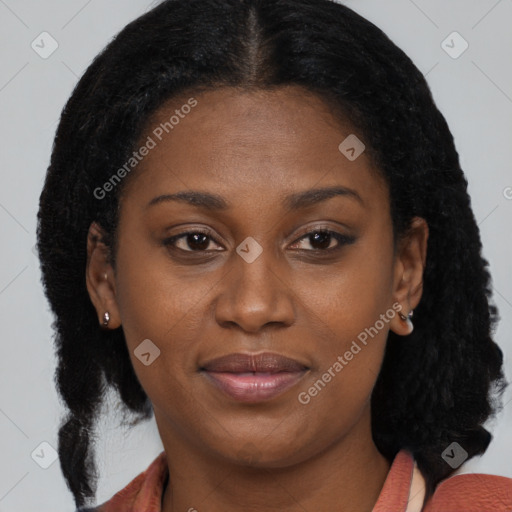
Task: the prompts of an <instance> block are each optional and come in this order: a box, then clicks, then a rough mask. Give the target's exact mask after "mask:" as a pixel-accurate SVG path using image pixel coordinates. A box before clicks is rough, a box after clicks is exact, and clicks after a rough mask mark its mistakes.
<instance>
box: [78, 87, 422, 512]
mask: <svg viewBox="0 0 512 512" xmlns="http://www.w3.org/2000/svg"><path fill="white" fill-rule="evenodd" d="M195 98H196V99H197V101H198V105H197V106H196V107H195V108H194V109H193V110H192V112H191V113H190V114H189V115H188V116H186V117H185V118H184V119H181V120H180V123H179V125H177V126H175V128H174V130H173V131H172V132H171V133H170V134H169V135H166V136H165V137H164V138H163V139H162V141H161V142H159V143H158V145H157V146H156V148H154V149H153V150H151V151H150V153H149V154H148V155H147V156H146V157H145V158H144V160H143V161H142V162H141V163H140V164H139V166H138V167H137V171H136V173H134V174H133V175H131V176H130V178H129V180H127V183H125V188H124V190H123V197H122V201H121V209H120V224H119V245H118V252H117V261H116V268H115V271H114V269H113V268H112V266H111V265H110V264H109V263H108V248H107V247H105V246H104V245H103V243H102V242H101V241H100V239H99V236H100V235H101V228H100V226H98V225H97V224H96V223H93V224H92V225H91V228H90V232H89V238H88V264H87V272H86V279H87V287H88V290H89V294H90V297H91V300H92V302H93V304H94V305H95V307H96V310H97V312H98V320H99V322H100V324H101V323H102V322H103V314H104V312H105V311H108V312H109V313H110V318H111V320H110V323H109V328H111V329H115V328H117V327H119V326H120V325H122V327H123V331H124V333H125V337H126V342H127V345H128V348H129V352H130V357H131V359H132V364H133V366H134V369H135V372H136V374H137V377H138V379H139V380H140V382H141V385H142V386H143V388H144V390H145V391H146V393H147V394H148V396H149V398H150V399H151V401H152V403H153V407H154V413H155V419H156V422H157V426H158V429H159V433H160V436H161V438H162V442H163V446H164V449H165V451H166V453H167V459H168V464H169V474H170V482H171V484H170V485H169V486H168V487H167V488H166V490H165V494H164V499H163V509H162V510H163V512H176V511H178V510H179V511H186V510H189V509H190V508H192V507H194V508H195V509H197V510H198V511H199V512H201V511H202V510H208V511H209V512H220V511H223V512H230V511H239V510H246V511H251V512H263V511H265V512H267V511H274V510H281V511H289V512H292V511H293V512H299V511H300V512H303V511H304V510H318V511H327V510H337V511H340V512H348V511H358V512H361V511H371V510H372V507H373V506H374V504H375V502H376V501H377V498H378V496H379V493H380V491H381V489H382V485H383V483H384V480H385V478H386V476H387V473H388V471H389V462H388V461H387V460H386V459H385V458H384V457H383V456H382V455H381V454H380V453H379V452H378V450H377V448H376V446H375V444H374V443H373V440H372V435H371V428H370V421H371V416H370V396H371V392H372V389H373V386H374V384H375V381H376V378H377V375H378V373H379V369H380V366H381V363H382V359H383V355H384V349H385V344H386V339H387V335H388V332H389V330H390V329H391V330H393V331H394V332H395V333H397V334H399V335H402V336H406V335H407V334H409V333H410V328H409V326H408V324H407V323H406V322H404V321H403V320H401V319H400V318H399V316H398V314H395V315H394V317H393V318H392V319H391V320H390V321H389V323H385V326H384V328H382V329H381V330H380V331H379V332H378V335H376V336H375V337H374V338H369V341H368V344H367V345H366V346H363V348H362V350H361V351H360V352H359V353H357V355H355V356H354V357H353V359H352V360H351V361H349V362H347V363H348V364H347V365H346V366H344V368H343V370H342V371H341V372H339V373H337V374H336V376H335V377H334V378H332V380H331V381H330V382H329V383H328V384H327V385H326V386H325V387H324V388H323V389H322V390H321V392H319V393H318V394H317V395H316V396H315V397H313V398H311V401H310V402H309V403H308V404H302V403H300V402H299V400H298V394H299V393H300V392H303V391H306V392H307V390H308V389H309V388H310V387H311V386H312V385H313V384H314V383H315V382H316V381H317V380H318V379H319V378H321V376H322V374H324V373H325V372H326V371H327V370H328V369H329V368H330V367H332V366H333V364H334V363H335V362H336V360H337V357H338V356H340V355H341V356H343V354H345V352H346V351H347V350H349V348H350V346H351V344H352V341H353V340H356V339H357V336H358V334H359V333H361V332H362V331H364V329H365V328H368V327H370V326H373V325H374V324H375V322H376V321H377V320H378V319H379V318H380V315H381V314H384V313H386V311H388V310H391V311H393V308H392V305H393V304H394V303H397V302H398V303H399V304H400V305H401V306H402V312H403V313H405V314H407V313H408V312H409V311H410V310H411V309H414V308H415V307H416V306H417V305H418V303H419V301H420V298H421V293H422V276H423V269H424V266H425V259H426V250H427V239H428V227H427V224H426V222H425V221H424V220H423V219H421V218H415V219H414V220H413V223H412V225H411V227H412V229H411V232H410V234H409V235H408V236H407V237H406V238H404V239H403V240H400V241H399V244H398V245H397V247H396V250H395V248H394V246H393V233H392V224H391V217H390V206H389V195H388V190H387V187H386V185H385V183H384V181H383V180H382V179H381V178H380V177H379V175H378V174H377V173H376V172H375V171H376V169H375V168H374V167H373V164H372V162H371V161H370V159H369V157H368V155H367V152H364V153H363V154H362V155H361V156H359V157H358V158H357V159H356V160H355V161H349V160H348V159H347V158H346V157H345V156H344V155H342V154H341V153H340V151H339V150H338V146H339V144H340V143H341V142H342V141H343V140H344V139H345V138H346V137H347V136H348V135H349V134H351V133H356V134H357V132H355V130H354V129H353V128H352V127H351V126H350V124H349V123H347V122H346V121H344V122H341V121H339V120H337V119H335V118H334V117H333V115H332V114H331V111H330V109H329V108H328V106H326V105H325V104H324V103H323V102H322V101H321V99H320V98H318V97H317V96H314V95H312V94H310V93H308V92H307V91H305V90H303V89H301V88H299V87H296V86H293V87H286V88H280V89H277V90H274V91H266V92H262V91H258V92H240V91H237V90H234V89H229V88H222V89H217V90H215V91H210V92H204V93H202V94H199V95H196V96H195ZM187 99H188V97H186V98H185V99H183V98H182V99H180V100H178V99H176V98H175V99H174V100H172V101H170V102H168V103H166V104H165V105H164V106H162V107H161V108H160V109H159V110H158V111H157V112H156V114H155V116H154V117H153V119H151V121H150V123H149V124H148V128H147V130H146V133H145V134H144V135H143V137H142V138H141V141H144V140H146V138H147V136H148V135H151V133H152V130H153V129H154V128H155V127H156V126H158V124H159V123H161V122H163V121H165V120H168V119H169V117H170V116H171V115H172V114H173V113H174V111H175V109H176V108H180V106H181V105H183V104H184V103H185V102H186V100H187ZM359 138H362V136H361V135H359ZM329 186H343V187H347V188H350V189H353V190H354V191H356V192H357V194H358V195H359V196H360V198H361V200H362V201H361V202H360V201H359V200H357V199H355V198H354V197H351V196H349V195H342V196H335V197H331V198H330V199H326V200H323V201H321V202H319V203H316V204H313V205H310V206H308V207H305V208H302V209H300V210H296V211H287V210H286V209H285V207H284V205H283V197H284V196H286V195H288V194H292V193H297V192H302V191H305V190H309V189H312V188H320V187H329ZM190 190H199V191H202V192H209V193H215V194H218V195H220V196H222V197H223V198H224V199H225V201H226V202H227V203H228V204H229V208H228V209H226V210H224V211H213V210H208V209H206V208H204V207H198V206H194V205H190V204H186V203H184V202H176V201H162V202H159V203H157V204H155V205H153V206H150V207H148V206H147V205H148V203H149V202H150V201H151V200H152V199H153V198H155V197H158V196H161V195H162V194H172V193H176V192H179V191H190ZM194 228H195V229H198V228H199V229H202V230H205V229H207V230H208V231H210V232H211V238H206V242H204V241H203V239H201V238H199V242H197V241H196V243H195V245H194V240H193V239H192V240H191V238H190V237H189V239H188V240H189V241H190V242H191V243H192V245H188V244H187V237H183V238H181V239H180V240H178V241H176V242H175V248H174V249H172V247H171V246H165V244H164V243H163V241H164V240H165V239H166V238H168V237H170V236H172V235H178V234H183V233H185V232H194ZM318 228H324V229H325V228H326V229H329V230H332V231H334V232H337V233H340V234H343V235H348V236H353V237H355V241H354V243H352V244H349V245H340V246H339V242H337V241H336V239H335V238H334V237H331V238H329V237H327V241H326V242H324V244H323V245H322V243H319V242H316V243H315V240H314V239H311V238H310V237H308V236H304V235H307V234H308V233H311V232H313V233H315V232H316V231H318ZM247 237H252V238H254V239H255V240H256V241H257V242H258V243H259V244H260V246H261V247H262V249H263V252H262V253H261V255H260V256H259V257H258V258H257V259H256V260H255V261H254V262H252V263H247V262H246V261H245V260H244V259H242V258H241V257H240V256H239V255H238V254H237V252H236V248H237V247H238V246H239V245H240V244H241V243H242V242H243V241H244V240H245V239H246V238H247ZM329 240H331V241H330V242H329ZM336 246H339V247H340V249H339V250H338V251H335V252H332V253H331V255H323V254H324V253H322V251H324V252H325V250H326V249H325V248H326V247H336ZM198 247H199V248H198ZM180 249H181V251H180ZM205 249H207V250H208V251H209V253H208V254H207V255H204V250H205ZM315 249H317V250H316V251H315ZM187 251H188V252H187ZM200 251H203V253H201V252H200ZM145 339H150V340H152V342H153V343H154V344H155V345H156V346H157V347H158V348H159V349H160V351H161V353H160V356H159V357H158V358H157V359H156V360H155V361H154V362H153V363H152V364H151V365H149V366H145V365H143V364H142V363H141V362H140V361H139V359H138V358H137V357H136V356H135V355H134V350H135V349H136V348H137V346H138V345H139V344H140V343H141V342H142V341H143V340H145ZM264 351H271V352H277V353H279V354H283V355H285V356H288V357H291V358H293V359H297V360H299V361H300V362H303V363H304V364H306V365H307V366H308V367H309V368H310V370H309V371H308V372H307V374H306V376H305V377H304V378H303V379H302V380H301V381H300V382H299V383H298V384H297V385H296V386H294V387H293V388H291V389H289V390H287V391H286V392H285V393H283V394H281V395H279V396H277V397H274V398H273V399H271V400H269V401H266V402H260V403H256V404H244V403H240V402H236V401H234V400H232V399H231V398H229V397H226V396H225V395H223V394H222V393H221V392H220V391H218V390H217V389H216V388H214V387H213V386H212V385H211V384H210V383H209V382H208V381H207V379H205V378H204V376H203V375H202V374H201V373H199V372H198V367H199V365H200V364H201V363H204V362H205V361H207V360H209V359H212V358H215V357H219V356H222V355H226V354H230V353H233V352H253V353H260V352H264ZM248 454H249V455H248Z"/></svg>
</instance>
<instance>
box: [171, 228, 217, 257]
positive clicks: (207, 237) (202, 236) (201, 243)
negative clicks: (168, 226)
mask: <svg viewBox="0 0 512 512" xmlns="http://www.w3.org/2000/svg"><path fill="white" fill-rule="evenodd" d="M212 241H215V240H214V239H213V237H212V236H211V233H210V232H209V231H201V230H195V231H187V232H186V233H181V234H179V235H175V236H172V237H170V238H167V239H165V240H164V241H163V244H164V245H165V246H171V247H172V248H175V249H179V250H181V251H185V252H212V250H211V249H210V250H208V247H210V242H212ZM177 242H178V243H181V247H179V246H178V244H177ZM187 247H188V249H187ZM213 250H214V251H215V250H218V249H213Z"/></svg>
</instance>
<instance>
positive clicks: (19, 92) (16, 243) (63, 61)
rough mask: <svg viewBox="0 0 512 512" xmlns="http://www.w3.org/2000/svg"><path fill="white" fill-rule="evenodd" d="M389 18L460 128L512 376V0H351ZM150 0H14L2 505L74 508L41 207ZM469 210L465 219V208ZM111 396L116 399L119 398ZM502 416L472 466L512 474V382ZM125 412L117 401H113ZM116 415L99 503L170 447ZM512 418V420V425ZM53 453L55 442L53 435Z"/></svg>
mask: <svg viewBox="0 0 512 512" xmlns="http://www.w3.org/2000/svg"><path fill="white" fill-rule="evenodd" d="M346 4H347V5H348V6H350V7H352V8H354V9H355V10H356V11H358V12H359V13H361V14H362V15H364V16H366V17H367V18H368V19H370V20H371V21H373V22H374V23H375V24H377V25H378V26H379V27H381V28H382V29H383V30H384V31H385V32H386V33H387V34H388V35H389V36H390V37H391V39H392V40H393V41H395V43H397V44H398V45H399V46H400V47H401V48H403V49H404V50H405V52H406V53H407V54H408V55H409V56H410V57H411V58H412V59H413V60H414V62H415V63H416V65H417V66H418V67H419V69H420V70H421V71H422V72H423V73H424V74H425V75H426V76H427V79H428V82H429V84H430V86H431V88H432V91H433V95H434V98H435V100H436V102H437V104H438V106H439V107H440V109H441V111H442V112H443V113H444V115H445V117H446V118H447V121H448V123H449V125H450V127H451V130H452V132H453V133H454V135H455V140H456V144H457V148H458V150H459V153H460V156H461V160H462V166H463V169H464V170H465V172H466V174H467V177H468V180H469V186H470V193H471V197H472V204H473V208H474V212H475V216H476V218H477V221H478V223H479V226H480V229H481V235H482V241H483V245H484V255H485V257H486V258H487V259H488V260H489V262H490V265H491V272H492V276H493V287H494V291H495V301H496V304H497V305H498V307H499V309H500V313H501V317H502V319H501V322H500V325H499V328H498V331H497V333H496V339H497V341H498V343H499V344H500V345H501V347H502V348H503V350H504V352H505V357H506V361H505V364H506V368H507V377H508V379H512V371H511V352H512V340H511V333H512V271H511V265H510V262H511V261H512V242H511V229H510V220H511V217H512V173H511V170H510V168H511V167H510V166H511V161H512V150H511V146H512V67H511V62H512V59H511V56H512V52H511V50H512V31H511V30H510V27H511V25H512V23H511V22H512V0H499V1H497V0H472V1H468V0H428V1H427V0H414V1H413V0H391V1H387V2H383V1H382V0H348V1H347V2H346ZM151 5H152V3H150V2H148V1H147V0H89V1H86V0H46V1H41V0H16V1H15V0H0V48H1V50H0V51H1V68H0V137H1V141H2V150H1V153H0V161H1V165H0V180H1V187H0V237H1V241H2V251H1V254H0V261H1V265H0V312H1V313H0V314H1V323H0V325H1V340H2V341H1V343H2V344H1V347H2V357H1V358H0V442H1V458H0V512H29V511H32V510H33V511H36V510H37V511H38V512H50V511H51V512H71V511H73V510H74V503H73V500H72V498H71V494H70V493H69V491H68V490H67V487H66V485H65V483H64V479H63V476H62V474H61V472H60V466H59V463H58V461H55V462H54V463H53V464H52V465H50V466H49V467H48V468H47V469H42V468H41V467H40V466H39V465H38V464H36V462H35V461H34V460H33V459H32V457H31V454H32V453H33V452H34V450H36V449H38V450H36V453H39V454H41V453H42V452H41V447H40V444H41V443H43V442H46V443H49V444H50V445H51V446H53V447H54V448H56V447H57V426H58V423H59V420H60V418H61V415H62V413H63V408H62V405H61V403H60V402H59V400H58V398H57V394H56V391H55V389H54V384H53V374H54V370H55V358H54V355H53V346H52V330H51V322H52V317H51V315H50V313H49V308H48V305H47V302H46V300H45V297H44V295H43V292H42V288H41V284H40V271H39V266H38V260H37V258H36V256H35V255H34V254H33V252H32V248H33V246H34V243H35V229H36V212H37V208H38V199H39V194H40V192H41V187H42V185H43V178H44V175H45V172H46V168H47V166H48V163H49V156H50V151H51V145H52V140H53V136H54V133H55V129H56V127H57V123H58V119H59V116H60V112H61V109H62V107H63V106H64V103H65V101H66V100H67V98H68V97H69V95H70V94H71V91H72V89H73V87H74V85H75V84H76V82H77V79H78V77H79V76H81V75H82V73H83V72H84V71H85V69H86V67H87V66H88V65H89V63H90V62H91V60H92V58H93V57H94V56H95V55H96V54H97V53H98V52H99V51H100V50H101V49H102V48H103V47H104V45H105V44H106V43H107V42H108V41H109V40H110V39H111V38H112V37H113V35H114V34H116V33H117V32H118V31H119V30H120V29H121V28H122V27H123V26H124V25H126V23H127V22H129V21H131V20H132V19H134V18H136V17H137V16H139V15H140V14H142V13H143V12H144V11H146V10H147V9H148V8H149V7H150V6H151ZM43 31H47V32H49V33H50V34H51V35H52V36H53V38H55V40H56V41H57V42H58V44H59V47H58V49H57V50H56V51H55V53H53V54H52V55H51V56H50V57H49V58H47V59H42V58H41V57H40V56H39V55H38V54H37V53H36V52H35V51H34V50H33V49H32V48H31V43H32V41H33V40H34V39H36V38H37V37H38V36H39V34H41V33H42V32H43ZM453 31H457V32H459V33H460V34H461V35H462V37H463V38H464V39H465V40H466V41H467V42H468V44H469V48H468V49H467V51H465V52H464V53H463V54H462V55H461V56H460V57H458V58H457V59H454V58H452V57H450V56H449V55H448V54H447V53H446V52H445V51H444V50H443V48H442V47H441V43H442V41H443V40H445V39H446V37H447V36H448V35H449V34H451V33H452V32H453ZM448 44H450V45H451V46H454V49H453V50H452V51H456V50H457V49H459V48H461V46H460V43H459V42H457V41H455V42H454V43H453V44H452V43H451V42H450V39H448ZM454 222H456V219H454ZM110 402H111V408H112V410H113V408H115V403H114V402H112V401H110ZM504 403H505V406H504V409H503V411H502V413H501V414H500V415H499V416H498V418H497V421H493V422H491V423H490V424H489V426H490V428H491V429H492V431H493V433H494V435H495V440H494V441H493V443H492V444H491V446H490V448H489V450H488V451H487V453H486V454H485V455H484V456H483V457H481V458H478V459H474V460H472V461H470V462H469V463H467V464H466V465H464V466H463V467H462V469H461V471H462V472H483V473H495V474H502V475H505V476H509V477H512V462H511V459H512V457H511V455H512V436H511V434H510V432H512V390H511V389H509V390H508V391H507V393H506V395H505V397H504ZM113 412H114V411H113ZM112 416H115V414H112V415H111V416H106V417H105V418H104V421H103V423H102V424H101V426H100V428H99V430H98V445H97V448H98V457H99V458H98V466H99V470H100V472H101V475H102V479H101V480H100V483H99V489H98V495H97V499H98V503H102V502H103V501H105V500H107V499H109V498H110V497H111V496H112V495H113V494H114V493H115V492H117V491H118V490H120V489H121V488H122V487H124V486H125V485H126V484H127V483H128V482H129V481H130V480H131V479H132V478H134V477H135V476H136V475H137V474H138V473H139V472H140V471H142V470H144V469H145V468H146V467H147V465H148V464H149V463H150V462H151V461H152V460H153V459H154V457H155V456H156V455H157V454H158V453H159V452H160V451H161V449H162V445H161V441H160V438H159V436H158V432H157V429H156V425H155V423H154V420H151V421H150V422H149V423H147V424H145V425H143V426H142V427H137V428H135V429H133V430H131V431H127V430H123V429H121V428H117V423H116V421H115V419H112ZM507 432H508V433H507ZM42 449H43V451H44V453H45V457H42V458H41V457H40V459H39V460H41V461H43V462H44V460H46V461H51V459H48V457H49V456H50V455H49V454H50V451H51V450H50V449H48V447H45V445H43V447H42Z"/></svg>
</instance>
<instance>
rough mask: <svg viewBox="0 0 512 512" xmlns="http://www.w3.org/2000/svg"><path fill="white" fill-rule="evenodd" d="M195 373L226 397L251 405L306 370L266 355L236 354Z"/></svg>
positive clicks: (292, 382)
mask: <svg viewBox="0 0 512 512" xmlns="http://www.w3.org/2000/svg"><path fill="white" fill-rule="evenodd" d="M199 371H200V372H201V373H202V374H204V375H205V376H206V377H207V381H208V382H209V383H211V384H213V385H214V387H215V388H216V389H218V390H220V391H222V392H223V393H224V394H226V395H228V396H229V397H230V398H232V399H234V400H237V401H240V402H253V403H254V402H261V401H265V400H270V399H272V398H274V397H276V396H278V395H280V394H282V393H284V392H285V391H287V390H288V389H290V388H291V387H293V386H295V385H296V384H297V383H298V382H299V381H300V380H302V378H303V377H304V376H305V375H306V373H307V372H308V371H309V367H308V366H306V365H305V364H302V363H300V362H299V361H296V360H294V359H290V358H288V357H285V356H282V355H279V354H274V353H269V352H265V353H262V354H243V353H236V354H229V355H227V356H223V357H220V358H217V359H213V360H211V361H208V362H206V363H205V364H203V365H202V366H200V368H199Z"/></svg>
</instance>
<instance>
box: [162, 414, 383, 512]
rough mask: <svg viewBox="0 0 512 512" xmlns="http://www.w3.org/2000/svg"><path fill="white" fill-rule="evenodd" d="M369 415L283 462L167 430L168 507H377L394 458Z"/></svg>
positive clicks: (290, 511) (296, 511)
mask: <svg viewBox="0 0 512 512" xmlns="http://www.w3.org/2000/svg"><path fill="white" fill-rule="evenodd" d="M366 416H367V417H366ZM369 419H370V418H369V413H368V415H365V417H364V418H362V420H361V421H363V425H360V426H359V428H356V429H353V430H355V431H357V434H354V433H349V434H348V435H346V436H345V437H343V438H341V439H339V440H337V441H336V442H335V443H333V444H332V445H331V446H328V447H327V448H326V449H324V450H323V451H322V452H321V453H319V454H317V455H316V456H314V457H311V458H308V459H307V460H304V461H302V462H301V463H298V464H294V465H291V466H287V467H278V468H276V467H252V466H250V465H246V466H242V465H240V464H235V463H230V462H226V459H221V458H220V457H218V458H215V457H209V456H207V455H205V452H204V451H200V450H198V449H197V448H196V447H191V446H187V440H185V439H183V438H181V439H179V438H177V437H173V436H165V435H162V440H163V442H164V447H165V450H166V453H167V455H168V456H167V460H168V464H169V475H170V478H169V485H167V487H166V489H165V492H164V497H163V507H162V512H177V511H178V510H184V511H190V512H193V511H197V512H201V511H202V510H208V511H209V512H235V511H236V512H238V511H240V510H244V511H249V512H271V511H275V510H279V511H282V512H304V510H336V511H337V512H356V511H357V512H371V510H372V509H373V506H374V505H375V503H376V501H377V499H378V497H379V494H380V491H381V489H382V486H383V484H384V481H385V479H386V476H387V474H388V471H389V462H388V461H387V460H386V459H385V458H384V457H383V456H382V455H381V454H380V452H379V451H378V450H377V448H376V446H375V444H374V443H373V440H372V437H371V427H370V421H369ZM361 427H363V428H361ZM162 433H163V434H165V433H164V432H161V434H162Z"/></svg>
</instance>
